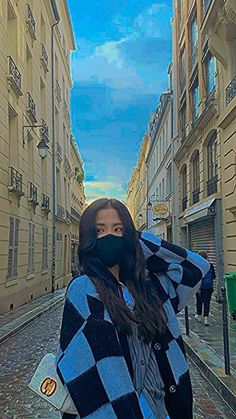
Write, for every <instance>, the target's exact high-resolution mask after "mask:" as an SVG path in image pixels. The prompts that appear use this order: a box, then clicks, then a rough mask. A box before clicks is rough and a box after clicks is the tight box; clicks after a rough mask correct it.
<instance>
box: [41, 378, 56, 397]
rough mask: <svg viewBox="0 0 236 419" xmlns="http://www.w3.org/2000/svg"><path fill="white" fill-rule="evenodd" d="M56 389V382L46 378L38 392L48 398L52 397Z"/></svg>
mask: <svg viewBox="0 0 236 419" xmlns="http://www.w3.org/2000/svg"><path fill="white" fill-rule="evenodd" d="M56 389H57V382H56V381H55V380H53V378H50V377H47V378H45V380H43V382H42V384H41V386H40V391H41V393H43V394H45V396H47V397H50V396H52V395H53V394H54V393H55V391H56Z"/></svg>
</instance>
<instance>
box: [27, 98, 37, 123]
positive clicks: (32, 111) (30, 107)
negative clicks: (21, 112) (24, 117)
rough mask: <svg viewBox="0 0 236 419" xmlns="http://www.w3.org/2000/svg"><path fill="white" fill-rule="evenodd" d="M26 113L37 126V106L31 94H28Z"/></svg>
mask: <svg viewBox="0 0 236 419" xmlns="http://www.w3.org/2000/svg"><path fill="white" fill-rule="evenodd" d="M26 112H27V114H28V115H29V117H30V119H31V121H32V122H33V123H34V124H35V123H36V122H37V117H36V106H35V102H34V100H33V98H32V96H31V94H30V93H29V92H27V106H26Z"/></svg>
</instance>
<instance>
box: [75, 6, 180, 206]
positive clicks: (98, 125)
mask: <svg viewBox="0 0 236 419" xmlns="http://www.w3.org/2000/svg"><path fill="white" fill-rule="evenodd" d="M68 5H69V8H70V12H71V17H72V23H73V28H74V33H75V39H76V46H77V51H76V52H74V53H73V54H72V58H71V63H72V78H73V82H74V87H73V89H72V92H71V107H72V129H73V132H74V135H75V138H76V141H77V144H78V146H79V149H80V152H81V155H82V158H83V160H84V163H85V164H84V167H85V174H86V178H85V185H86V196H87V198H88V202H90V201H92V200H94V199H96V198H98V197H101V196H109V197H115V198H118V199H121V200H123V199H125V194H126V191H127V186H128V181H129V179H130V176H131V173H132V169H133V167H134V166H135V163H136V159H137V157H138V152H139V147H140V144H141V142H142V138H143V135H144V133H145V131H146V129H147V124H148V121H149V117H150V115H151V113H152V112H153V111H155V109H156V107H157V104H158V99H159V95H160V93H161V92H162V91H163V90H165V89H166V87H167V86H168V78H167V68H168V65H169V63H170V62H171V17H172V0H156V1H151V0H83V1H82V0H68Z"/></svg>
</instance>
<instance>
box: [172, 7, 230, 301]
mask: <svg viewBox="0 0 236 419" xmlns="http://www.w3.org/2000/svg"><path fill="white" fill-rule="evenodd" d="M206 3H207V2H204V1H193V0H191V1H175V13H174V21H173V30H174V31H175V36H174V38H175V44H174V46H173V50H174V55H175V62H176V63H177V69H178V70H177V115H178V122H177V124H178V140H177V147H176V148H177V150H176V152H175V157H174V160H175V164H176V166H177V169H178V176H179V182H178V185H179V188H178V197H179V200H178V203H179V205H178V208H177V212H178V214H176V216H177V217H178V218H179V241H180V244H181V245H182V246H187V247H189V248H191V249H192V250H194V251H199V250H201V249H204V250H206V251H207V252H208V256H209V259H210V261H211V262H212V263H213V264H214V265H215V267H216V271H217V278H218V282H217V293H218V295H219V294H220V286H221V279H222V275H223V246H222V244H223V240H222V237H223V231H222V168H221V163H222V159H221V132H220V130H219V118H220V96H221V94H220V87H219V86H220V83H219V69H218V63H217V61H216V59H215V57H214V56H213V55H212V52H211V50H210V48H209V43H208V36H206V34H205V33H204V32H203V30H202V22H203V20H204V13H205V4H206ZM208 3H209V2H208Z"/></svg>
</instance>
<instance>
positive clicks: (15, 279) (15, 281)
mask: <svg viewBox="0 0 236 419" xmlns="http://www.w3.org/2000/svg"><path fill="white" fill-rule="evenodd" d="M17 282H18V277H14V278H12V279H10V278H9V279H7V282H5V287H6V288H8V287H11V286H12V285H16V284H17Z"/></svg>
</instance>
